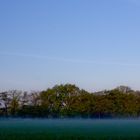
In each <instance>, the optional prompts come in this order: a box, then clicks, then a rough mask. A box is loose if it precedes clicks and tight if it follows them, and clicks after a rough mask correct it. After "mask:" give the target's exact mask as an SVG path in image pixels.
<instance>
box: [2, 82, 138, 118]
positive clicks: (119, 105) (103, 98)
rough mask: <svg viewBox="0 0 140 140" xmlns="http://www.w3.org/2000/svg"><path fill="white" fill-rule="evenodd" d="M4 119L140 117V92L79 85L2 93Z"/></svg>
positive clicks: (122, 87)
mask: <svg viewBox="0 0 140 140" xmlns="http://www.w3.org/2000/svg"><path fill="white" fill-rule="evenodd" d="M0 116H2V117H3V116H6V117H8V116H10V117H45V118H65V117H68V118H69V117H82V118H114V117H139V116H140V92H139V91H134V90H132V89H131V88H129V87H126V86H120V87H118V88H115V89H113V90H105V91H101V92H95V93H90V92H87V91H86V90H83V89H80V88H78V87H77V86H76V85H72V84H65V85H56V86H54V87H53V88H48V89H47V90H44V91H40V92H32V93H27V92H22V91H17V90H12V91H6V92H1V93H0Z"/></svg>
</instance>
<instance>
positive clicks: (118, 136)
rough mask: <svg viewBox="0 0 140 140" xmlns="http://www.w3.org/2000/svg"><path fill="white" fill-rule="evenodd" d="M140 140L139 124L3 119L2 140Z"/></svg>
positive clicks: (0, 137)
mask: <svg viewBox="0 0 140 140" xmlns="http://www.w3.org/2000/svg"><path fill="white" fill-rule="evenodd" d="M90 139H91V140H140V121H139V120H90V119H54V120H53V119H1V120H0V140H90Z"/></svg>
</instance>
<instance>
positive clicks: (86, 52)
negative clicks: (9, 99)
mask: <svg viewBox="0 0 140 140" xmlns="http://www.w3.org/2000/svg"><path fill="white" fill-rule="evenodd" d="M139 61H140V1H139V0H20V1H19V0H12V1H11V0H1V1H0V91H2V90H9V89H21V90H43V89H46V88H48V87H52V86H54V85H55V84H61V83H62V84H65V83H72V84H76V85H77V86H79V87H80V88H84V89H86V90H88V91H97V90H103V89H111V88H114V87H116V86H119V85H128V86H130V87H132V88H133V89H138V90H140V76H139V75H140V62H139Z"/></svg>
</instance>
